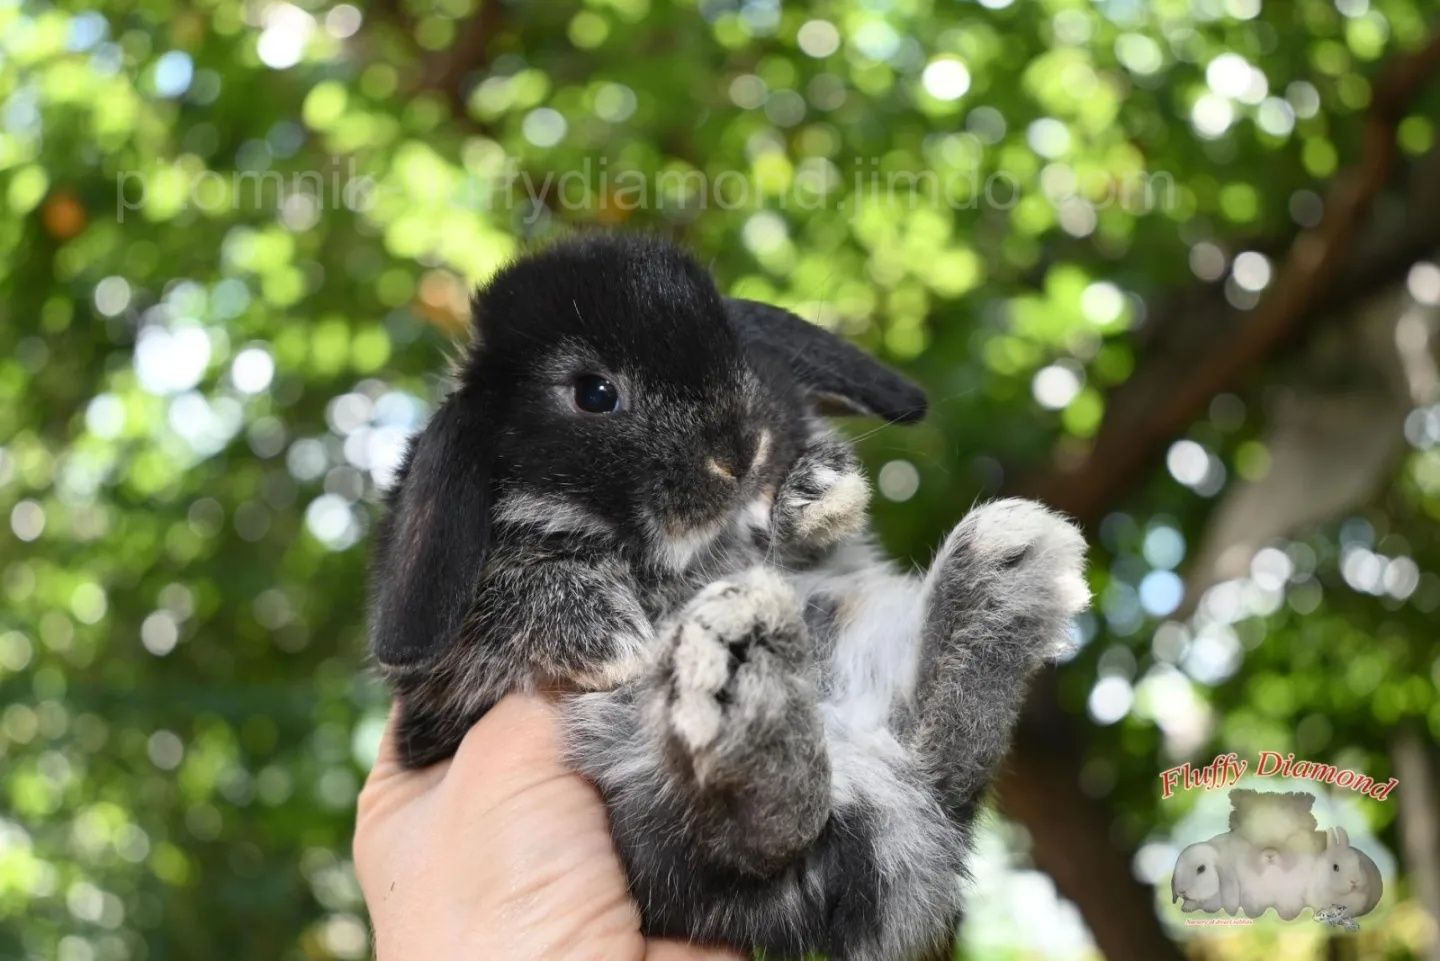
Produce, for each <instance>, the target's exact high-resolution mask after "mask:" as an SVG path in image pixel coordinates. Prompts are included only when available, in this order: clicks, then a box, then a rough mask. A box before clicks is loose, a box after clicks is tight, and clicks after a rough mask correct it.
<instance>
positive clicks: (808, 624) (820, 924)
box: [372, 236, 1088, 961]
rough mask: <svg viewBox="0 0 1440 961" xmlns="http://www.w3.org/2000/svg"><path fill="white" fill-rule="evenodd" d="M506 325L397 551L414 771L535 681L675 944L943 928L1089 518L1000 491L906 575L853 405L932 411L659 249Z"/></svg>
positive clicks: (616, 260)
mask: <svg viewBox="0 0 1440 961" xmlns="http://www.w3.org/2000/svg"><path fill="white" fill-rule="evenodd" d="M474 318H475V328H476V340H475V342H474V344H472V345H471V347H470V348H469V350H468V352H467V353H466V355H465V357H464V358H463V359H462V361H461V363H460V366H459V370H458V372H457V376H456V383H455V386H454V390H453V391H452V393H451V394H450V395H449V396H448V397H447V398H446V399H445V401H444V402H443V403H442V404H441V406H440V408H439V409H438V410H437V411H436V413H435V415H434V416H433V417H432V418H431V420H430V422H429V424H428V425H427V426H426V428H425V429H424V431H423V432H422V433H421V434H420V435H419V436H418V437H417V438H416V439H415V440H414V441H413V443H412V445H411V448H410V451H409V453H408V455H407V458H406V460H405V463H404V465H403V467H402V470H401V471H400V473H399V475H398V480H397V482H396V484H395V486H394V488H393V489H392V491H391V492H390V495H389V512H388V516H387V518H386V519H385V521H384V522H383V524H382V526H381V529H380V532H379V538H378V545H377V557H376V562H375V567H374V584H373V601H372V605H373V609H372V623H373V629H372V646H373V649H374V654H375V658H376V660H377V661H378V662H379V664H380V666H381V668H382V670H383V671H384V673H385V674H386V675H387V676H388V678H389V680H390V681H391V683H392V685H393V687H394V689H395V691H396V694H397V695H398V699H399V705H400V713H399V722H398V743H399V746H400V750H401V752H402V755H403V757H404V759H405V760H406V761H407V763H409V764H411V765H416V766H418V765H423V764H428V763H430V762H432V761H435V760H438V759H441V758H444V757H446V756H448V755H449V754H451V753H452V752H453V751H454V750H455V748H456V746H457V745H458V743H459V741H460V739H461V737H462V736H463V735H464V733H465V731H466V730H467V729H468V728H469V727H470V725H472V724H473V723H474V722H475V721H476V720H477V719H478V718H479V717H480V716H481V715H483V714H484V713H485V711H486V710H487V709H488V708H489V707H490V706H491V705H492V704H493V703H494V702H495V701H496V700H497V699H499V698H500V697H501V696H503V695H504V694H506V693H507V692H510V691H515V690H535V689H539V688H547V689H560V690H563V691H568V692H570V693H569V694H568V695H567V696H566V698H565V706H564V723H565V725H566V730H567V735H566V736H567V745H568V751H569V756H570V760H571V763H572V765H573V767H574V768H575V769H576V770H577V771H579V772H581V773H582V774H584V775H586V776H587V777H589V778H590V779H591V780H592V781H593V782H594V783H595V784H596V785H598V787H599V789H600V791H601V793H602V795H603V797H604V800H605V803H606V805H607V807H608V809H609V813H610V820H611V825H612V831H613V834H614V838H615V843H616V847H617V849H618V851H619V852H620V855H621V858H622V860H623V862H624V865H625V868H626V871H627V874H628V876H629V879H630V883H631V888H632V891H633V893H634V896H635V898H636V900H637V902H638V903H639V906H640V909H641V912H642V918H643V925H644V928H645V930H646V932H647V933H649V934H653V935H668V936H678V937H682V938H689V939H692V940H696V941H704V942H716V943H723V944H728V945H733V946H736V947H740V948H742V949H749V948H763V949H765V950H766V951H767V952H770V953H771V954H772V955H773V954H779V955H782V956H799V955H802V954H806V953H809V952H817V951H818V952H823V953H825V954H826V955H827V956H828V957H830V958H832V959H834V961H847V959H849V961H901V959H908V958H912V957H915V956H917V955H919V954H921V953H923V952H926V951H929V950H932V949H934V948H935V947H936V946H937V945H940V944H942V943H943V942H944V939H945V938H946V937H948V935H949V934H950V932H951V930H952V927H953V925H954V923H955V922H956V921H957V919H958V916H959V911H960V880H961V877H962V876H963V874H964V871H965V863H966V850H967V845H968V842H969V838H970V834H971V830H972V824H973V821H974V818H975V815H976V812H977V810H978V808H979V806H980V802H981V795H982V792H983V791H984V789H985V787H986V785H987V783H988V781H989V779H990V777H991V774H992V772H993V770H994V768H995V766H996V764H997V763H998V761H999V760H1000V758H1001V756H1002V754H1003V753H1004V751H1005V748H1006V744H1007V741H1008V738H1009V733H1010V729H1011V727H1012V724H1013V722H1014V719H1015V716H1016V712H1017V710H1018V707H1019V705H1020V703H1021V699H1022V696H1023V694H1024V690H1025V683H1026V679H1027V678H1028V676H1029V675H1030V673H1031V672H1032V671H1033V669H1034V668H1036V667H1037V666H1038V665H1039V664H1040V663H1041V662H1042V660H1043V658H1044V657H1045V656H1046V655H1047V654H1048V653H1051V652H1053V651H1054V650H1055V649H1057V648H1058V647H1059V646H1061V645H1062V644H1063V642H1064V640H1065V638H1066V636H1067V626H1068V623H1069V620H1070V618H1071V616H1072V615H1073V614H1075V613H1076V612H1077V611H1079V610H1080V609H1081V608H1082V607H1083V606H1084V605H1085V603H1086V601H1087V598H1088V592H1087V589H1086V586H1085V583H1084V580H1083V578H1082V566H1083V550H1084V545H1083V542H1082V540H1081V538H1080V536H1079V534H1078V533H1077V532H1076V531H1075V529H1074V528H1073V527H1071V526H1070V525H1069V524H1068V523H1067V522H1065V521H1064V520H1062V519H1061V518H1060V517H1058V516H1056V515H1055V514H1052V513H1050V512H1049V511H1048V510H1046V509H1045V508H1043V507H1041V506H1039V505H1038V504H1034V503H1030V502H1026V501H1018V500H1007V501H999V502H996V503H992V504H989V505H986V506H983V507H980V508H978V509H976V510H974V511H973V512H971V514H970V515H969V516H967V517H966V518H965V519H964V520H963V521H962V522H961V523H960V525H959V526H958V527H957V528H956V529H955V530H954V531H953V532H952V533H951V534H950V535H949V537H948V538H947V539H946V540H945V543H944V546H943V547H942V548H941V549H940V552H939V554H938V555H937V557H936V559H935V562H934V564H933V565H932V567H931V568H930V571H929V572H928V573H927V574H925V575H924V576H923V577H921V576H915V575H910V574H907V573H902V572H899V571H897V570H895V569H894V568H893V567H892V566H891V565H890V564H889V563H888V562H887V561H886V560H885V559H884V558H883V557H882V556H881V554H880V553H879V551H878V550H877V549H876V547H875V546H874V545H873V544H872V541H871V539H870V537H869V534H868V531H867V519H866V506H867V503H868V495H869V488H868V485H867V483H866V481H865V478H864V476H863V475H862V473H861V471H860V466H859V463H858V461H857V460H856V457H855V455H854V453H853V451H852V450H851V448H850V446H849V444H847V443H846V442H845V440H844V439H843V438H842V437H841V436H840V435H839V434H838V433H836V432H835V431H834V430H833V429H832V428H831V427H829V426H828V424H827V423H826V422H825V421H824V420H823V419H822V415H824V414H827V413H836V412H841V413H858V414H870V415H875V416H879V417H882V418H884V419H886V420H889V421H901V422H905V421H913V420H917V419H919V418H920V417H921V416H922V415H923V414H924V411H925V399H924V395H923V394H922V393H921V391H920V390H919V389H918V388H916V387H915V386H913V385H912V384H910V383H909V382H907V381H906V380H904V379H903V378H902V377H900V376H899V375H898V374H896V373H894V372H893V371H890V370H888V369H887V368H885V367H883V366H881V365H880V364H878V363H876V362H875V361H874V360H872V359H870V358H869V357H867V356H866V355H865V354H863V353H862V352H860V351H859V350H857V349H855V348H854V347H852V346H851V345H849V344H847V343H845V342H844V341H842V340H840V339H838V338H836V337H834V336H832V335H830V334H829V333H826V332H825V331H823V330H822V329H820V328H818V327H815V326H812V325H811V324H808V323H806V322H805V321H803V320H801V319H800V318H798V317H796V316H794V315H792V314H790V313H787V312H786V311H783V310H780V309H778V308H774V307H769V306H766V305H763V304H759V303H753V302H748V301H741V300H728V299H725V298H722V297H721V296H720V295H719V293H717V291H716V289H715V287H714V285H713V283H712V282H711V280H710V278H709V277H708V276H707V275H706V274H705V273H704V271H702V270H701V269H700V268H699V267H698V266H697V265H696V264H695V263H694V262H693V261H692V260H691V259H690V258H689V257H687V256H686V255H684V254H683V253H681V252H680V251H678V250H677V249H675V248H674V247H671V246H669V245H667V244H664V243H661V242H659V241H656V240H651V239H643V238H618V237H610V236H596V237H589V238H582V239H576V240H570V241H566V242H562V243H559V244H556V245H555V246H553V247H551V248H549V249H548V250H545V251H542V252H540V253H537V254H534V255H532V256H529V257H527V258H525V259H522V260H520V261H519V262H517V263H515V264H513V265H512V266H510V267H508V268H506V269H505V270H503V271H501V272H500V273H499V274H498V275H497V276H496V278H495V279H494V280H493V281H492V282H491V283H490V284H489V285H488V286H487V287H486V288H485V289H484V290H482V291H481V292H480V293H479V294H478V295H477V296H476V298H475V301H474Z"/></svg>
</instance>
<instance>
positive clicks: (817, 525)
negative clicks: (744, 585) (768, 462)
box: [773, 441, 870, 550]
mask: <svg viewBox="0 0 1440 961" xmlns="http://www.w3.org/2000/svg"><path fill="white" fill-rule="evenodd" d="M869 506H870V484H869V482H868V481H866V479H865V475H864V473H863V472H862V471H861V469H860V463H859V461H858V460H856V458H855V454H854V452H853V451H851V450H850V448H849V447H847V446H846V445H844V444H842V443H840V442H839V441H829V442H826V443H822V444H818V445H816V446H815V447H813V448H811V449H810V450H808V451H806V452H805V453H804V454H802V455H801V457H800V459H799V460H798V461H797V462H796V464H795V466H794V467H793V468H792V469H791V471H790V474H789V475H788V476H787V477H786V478H785V482H784V484H782V485H781V487H780V491H779V493H778V494H777V496H776V498H775V508H774V512H773V522H774V530H775V540H776V541H777V542H778V543H779V544H780V545H782V546H786V545H788V546H794V547H798V548H800V549H802V550H805V549H812V550H813V549H823V548H826V547H829V546H831V545H833V544H836V543H838V542H839V541H841V540H843V539H844V538H846V537H849V536H851V535H852V534H856V533H859V532H860V531H861V530H862V529H863V528H864V526H865V512H866V508H868V507H869Z"/></svg>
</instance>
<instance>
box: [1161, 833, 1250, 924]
mask: <svg viewBox="0 0 1440 961" xmlns="http://www.w3.org/2000/svg"><path fill="white" fill-rule="evenodd" d="M1221 859H1222V855H1221V853H1220V846H1217V845H1215V844H1211V843H1210V842H1209V841H1200V842H1198V843H1196V844H1191V845H1189V846H1188V847H1186V848H1185V849H1184V850H1183V851H1181V852H1180V857H1179V858H1178V859H1176V861H1175V870H1174V872H1172V873H1171V875H1170V900H1171V901H1172V902H1176V901H1178V902H1180V910H1182V911H1186V912H1190V911H1205V912H1207V913H1211V914H1213V913H1214V912H1216V911H1219V910H1220V908H1221V906H1222V900H1223V899H1222V896H1221V887H1222V883H1221V876H1222V871H1224V872H1226V873H1227V874H1229V876H1228V877H1226V879H1225V885H1226V886H1227V891H1226V893H1227V894H1230V892H1229V890H1228V886H1229V885H1231V884H1232V883H1233V877H1234V875H1233V874H1231V873H1230V870H1229V866H1228V865H1227V866H1225V867H1224V868H1222V867H1221ZM1231 896H1232V897H1233V898H1234V900H1235V901H1237V902H1238V900H1239V894H1238V893H1234V894H1232V895H1231Z"/></svg>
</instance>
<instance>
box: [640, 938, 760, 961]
mask: <svg viewBox="0 0 1440 961" xmlns="http://www.w3.org/2000/svg"><path fill="white" fill-rule="evenodd" d="M746 957H747V956H746V955H744V954H741V953H740V952H739V951H732V950H730V949H729V948H715V947H707V946H704V945H699V944H689V943H687V942H685V941H651V942H650V944H649V947H648V948H647V949H646V951H645V961H746Z"/></svg>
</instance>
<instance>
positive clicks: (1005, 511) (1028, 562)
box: [952, 497, 1090, 618]
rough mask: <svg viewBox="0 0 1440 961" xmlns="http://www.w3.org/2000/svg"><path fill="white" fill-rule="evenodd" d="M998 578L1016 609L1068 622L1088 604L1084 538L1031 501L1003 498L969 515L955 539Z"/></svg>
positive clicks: (1073, 527)
mask: <svg viewBox="0 0 1440 961" xmlns="http://www.w3.org/2000/svg"><path fill="white" fill-rule="evenodd" d="M952 536H958V537H959V538H961V539H962V540H963V542H964V544H965V546H966V547H967V548H968V551H969V553H970V557H971V559H972V562H974V561H978V562H980V563H981V564H983V565H984V566H987V567H989V568H991V569H992V570H993V571H997V572H1003V573H997V575H996V576H997V577H1000V578H1002V579H1003V580H1004V581H1005V583H1006V585H1007V587H1008V590H1007V591H1006V592H1005V593H1006V594H1008V595H1009V596H1010V597H1011V598H1012V599H1013V600H1014V601H1015V602H1016V603H1017V604H1023V605H1029V606H1036V607H1043V608H1048V609H1049V611H1050V612H1051V613H1053V614H1055V615H1056V616H1059V617H1061V618H1070V617H1073V616H1075V615H1076V614H1078V613H1080V612H1081V611H1083V610H1085V608H1086V607H1088V606H1089V605H1090V588H1089V587H1088V586H1087V585H1086V583H1085V539H1084V538H1083V537H1082V536H1081V535H1080V532H1079V531H1078V530H1077V529H1076V528H1075V525H1074V524H1072V523H1070V522H1069V521H1068V520H1066V519H1065V518H1064V517H1062V516H1061V515H1059V514H1057V513H1055V512H1054V511H1052V510H1050V509H1049V508H1048V507H1045V506H1044V505H1043V504H1040V503H1038V502H1036V501H1031V500H1023V499H1021V498H1014V497H1012V498H1008V499H1005V500H998V501H992V502H991V503H989V504H984V505H982V506H980V507H977V508H975V510H973V511H971V512H970V513H969V514H968V515H967V516H966V517H965V519H964V520H962V521H961V522H960V526H959V527H958V528H956V531H955V535H952Z"/></svg>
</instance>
